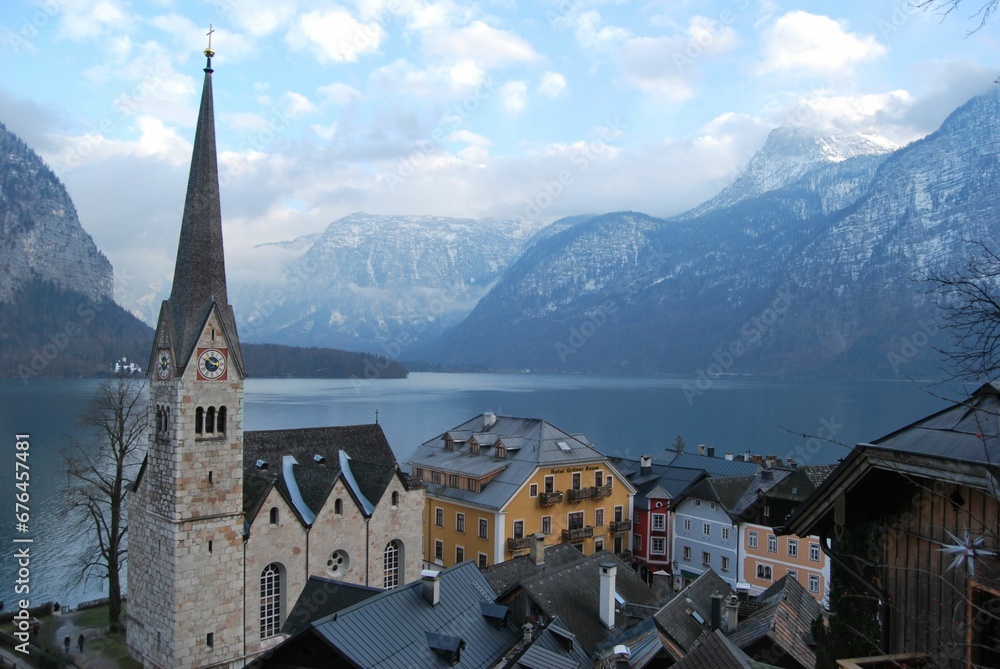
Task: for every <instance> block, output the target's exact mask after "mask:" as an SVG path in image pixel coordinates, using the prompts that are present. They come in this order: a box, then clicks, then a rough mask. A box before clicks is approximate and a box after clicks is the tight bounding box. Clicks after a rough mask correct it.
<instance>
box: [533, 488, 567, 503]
mask: <svg viewBox="0 0 1000 669" xmlns="http://www.w3.org/2000/svg"><path fill="white" fill-rule="evenodd" d="M562 501H563V494H562V490H556V491H554V492H543V493H539V495H538V502H539V503H540V504H541V505H542V506H552V505H553V504H561V503H562Z"/></svg>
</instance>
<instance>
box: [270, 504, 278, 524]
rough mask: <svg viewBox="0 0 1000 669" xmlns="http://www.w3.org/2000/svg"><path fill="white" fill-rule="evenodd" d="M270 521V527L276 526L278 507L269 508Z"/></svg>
mask: <svg viewBox="0 0 1000 669" xmlns="http://www.w3.org/2000/svg"><path fill="white" fill-rule="evenodd" d="M270 520H271V524H272V525H277V524H278V507H276V506H272V507H271V519H270Z"/></svg>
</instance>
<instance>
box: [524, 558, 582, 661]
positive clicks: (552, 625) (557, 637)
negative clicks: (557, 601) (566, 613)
mask: <svg viewBox="0 0 1000 669" xmlns="http://www.w3.org/2000/svg"><path fill="white" fill-rule="evenodd" d="M574 550H575V549H574ZM567 639H568V640H567ZM567 646H569V647H568V648H567ZM593 666H594V663H593V662H592V661H591V660H590V656H589V655H588V654H587V651H585V650H584V649H583V646H581V645H580V642H579V641H577V640H576V638H575V635H574V634H573V633H572V632H570V631H569V630H567V629H566V626H565V625H564V624H563V622H562V619H561V618H559V617H558V616H556V617H555V619H553V620H552V621H551V622H549V624H548V625H547V626H546V627H545V629H544V630H542V632H541V633H540V634H539V635H538V636H537V637H536V638H535V640H534V641H532V642H531V645H530V646H529V647H528V649H527V650H525V651H524V652H523V653H522V654H521V656H520V657H518V658H516V659H515V660H513V661H512V662H510V663H508V664H507V667H511V668H513V667H523V668H524V669H591V667H593Z"/></svg>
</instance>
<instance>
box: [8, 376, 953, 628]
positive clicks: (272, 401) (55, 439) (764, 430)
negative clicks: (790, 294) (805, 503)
mask: <svg viewBox="0 0 1000 669" xmlns="http://www.w3.org/2000/svg"><path fill="white" fill-rule="evenodd" d="M98 384H99V381H95V380H89V379H70V380H62V379H49V380H47V379H41V380H35V381H32V382H31V383H30V384H29V385H27V386H25V385H24V384H22V383H21V381H20V380H18V379H0V438H2V439H3V440H4V441H5V443H7V446H6V447H5V448H4V449H3V450H2V451H0V452H2V453H5V454H6V457H7V458H8V464H7V465H6V467H4V469H6V470H7V471H8V472H9V474H8V476H6V477H4V480H3V481H2V482H0V499H3V500H7V503H8V509H9V512H8V514H6V515H4V516H0V518H2V517H5V518H6V520H5V521H2V522H0V546H6V547H7V548H6V549H4V550H3V552H2V553H0V554H2V555H4V556H5V558H6V559H4V560H2V561H0V600H2V601H5V603H6V608H7V609H8V610H9V609H10V608H12V607H13V605H14V601H15V594H14V587H15V580H16V578H17V575H16V573H17V566H16V563H15V560H14V559H13V555H14V551H15V544H14V543H13V540H14V538H15V536H17V537H25V536H27V537H30V538H32V539H33V540H34V543H33V544H31V555H32V563H31V577H30V578H31V584H30V585H31V599H32V600H34V601H37V602H42V601H45V600H51V599H55V600H57V601H60V602H67V603H70V604H71V605H72V604H76V603H78V602H79V601H82V600H86V599H91V598H95V597H99V596H102V594H103V593H102V585H101V583H99V582H90V583H83V584H73V583H72V581H71V578H70V574H72V573H73V572H74V571H75V569H74V556H75V554H76V553H77V551H78V547H79V546H80V539H79V532H78V528H77V527H76V525H75V524H74V523H72V522H70V521H68V520H67V517H66V501H65V498H64V496H63V494H62V493H63V491H64V490H65V487H66V483H67V480H66V473H65V469H64V467H63V464H62V456H61V450H62V448H63V447H64V445H65V444H66V442H67V438H68V437H67V435H72V434H75V433H76V432H77V428H76V427H75V426H76V422H77V420H78V417H79V415H80V413H81V412H82V410H83V409H84V407H85V406H86V404H87V401H88V400H89V399H90V397H91V395H92V393H93V392H94V389H95V388H96V387H97V385H98ZM933 390H934V392H937V393H938V394H945V395H946V396H947V397H949V398H951V399H953V400H954V399H959V396H958V394H956V392H955V391H953V392H950V393H948V392H947V391H942V390H941V389H940V388H937V389H933ZM699 393H700V394H699ZM947 405H948V402H947V401H946V400H944V399H940V398H938V397H935V396H934V395H932V394H931V393H930V392H928V390H925V389H924V388H922V387H920V386H918V385H916V384H913V383H909V382H894V381H836V382H821V381H802V380H787V379H784V380H782V379H752V378H736V377H733V378H725V379H716V380H714V381H713V382H712V383H711V387H707V388H704V387H703V388H701V389H699V388H698V387H697V385H696V384H695V381H694V380H693V379H686V378H669V377H658V378H610V377H594V376H557V375H532V374H522V375H517V374H513V375H500V374H431V373H414V374H411V375H410V378H408V379H388V380H377V381H370V382H363V381H351V380H326V379H305V380H303V379H250V380H248V381H247V383H246V398H245V416H244V426H245V429H247V430H262V429H277V428H294V427H313V426H323V425H351V424H358V423H371V422H373V421H375V420H376V412H377V416H378V422H379V423H380V424H381V425H382V428H383V429H384V430H385V433H386V436H387V437H388V439H389V443H390V444H392V447H393V450H394V451H395V453H396V456H397V458H398V459H399V460H400V462H404V461H405V460H406V459H407V458H408V457H409V455H410V454H411V453H412V452H413V450H414V448H416V446H417V445H419V444H420V443H422V442H424V441H426V440H428V439H431V438H433V437H436V436H437V435H439V434H441V433H442V432H444V431H445V430H448V429H449V428H451V427H454V426H455V425H458V424H459V423H462V422H464V421H465V420H467V419H468V418H470V417H471V416H473V415H476V414H479V413H482V412H485V411H494V412H496V413H498V414H507V415H513V416H521V417H532V418H544V419H545V420H547V421H549V422H550V423H553V424H554V425H556V426H558V427H560V428H562V429H564V430H566V431H567V432H572V433H583V434H584V435H586V436H587V437H588V438H589V439H590V440H591V441H592V442H593V443H594V444H595V445H596V446H597V447H598V449H599V450H601V451H603V452H605V453H607V454H610V455H632V456H639V455H642V454H643V453H654V452H656V451H658V450H661V449H663V448H667V447H672V446H673V443H674V440H675V439H676V437H677V435H682V436H683V437H684V439H685V441H686V443H687V447H688V450H689V451H693V450H695V449H696V448H697V445H698V444H707V445H709V446H712V447H714V448H715V449H716V455H717V456H719V457H722V455H723V453H725V452H727V451H728V452H733V453H742V452H745V451H747V450H749V451H752V452H754V453H760V454H774V455H778V456H780V457H782V458H786V457H793V458H795V460H796V461H797V462H798V463H799V464H819V463H829V462H836V461H837V460H838V459H839V458H842V457H844V456H845V455H846V454H847V453H848V446H849V445H853V444H855V443H858V442H862V441H868V440H871V439H874V438H876V437H879V436H882V435H884V434H887V433H888V432H891V431H893V430H895V429H897V428H900V427H903V426H904V425H906V424H908V423H910V422H912V421H914V420H916V419H918V418H921V417H922V416H925V415H927V414H929V413H931V412H933V411H937V410H939V409H942V408H944V407H945V406H947ZM19 433H28V434H30V435H31V450H30V456H29V458H30V466H31V470H30V471H31V488H30V492H31V504H30V507H31V511H30V513H31V522H30V532H29V533H27V534H17V533H16V532H15V527H14V525H15V519H14V494H15V492H16V491H15V489H14V475H13V474H14V462H15V448H14V435H15V434H19ZM802 434H809V435H819V436H822V437H824V438H826V440H820V439H815V438H812V439H805V438H803V437H802V436H801V435H802Z"/></svg>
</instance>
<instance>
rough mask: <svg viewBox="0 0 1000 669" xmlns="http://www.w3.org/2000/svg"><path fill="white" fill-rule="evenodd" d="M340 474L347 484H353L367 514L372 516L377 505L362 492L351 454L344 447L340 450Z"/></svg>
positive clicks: (352, 488)
mask: <svg viewBox="0 0 1000 669" xmlns="http://www.w3.org/2000/svg"><path fill="white" fill-rule="evenodd" d="M340 474H341V476H343V477H344V480H345V481H346V482H347V485H349V486H351V490H352V491H354V495H355V496H356V497H357V498H358V501H359V502H361V506H362V507H364V509H365V515H366V516H370V515H372V514H373V513H375V505H374V504H372V503H371V502H369V501H368V498H367V497H365V495H364V493H362V492H361V487H360V486H359V485H358V481H357V479H355V478H354V472H352V471H351V456H349V455H348V454H347V451H345V450H343V449H341V450H340Z"/></svg>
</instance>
